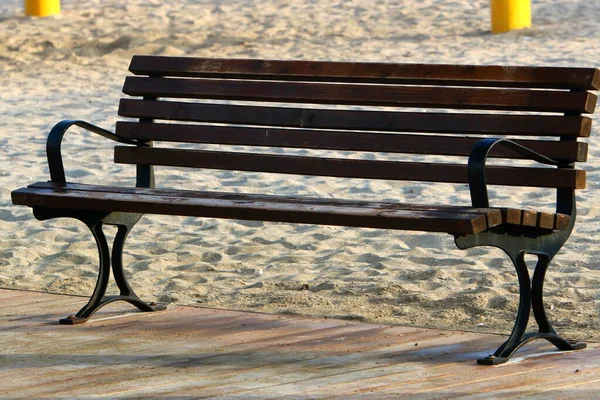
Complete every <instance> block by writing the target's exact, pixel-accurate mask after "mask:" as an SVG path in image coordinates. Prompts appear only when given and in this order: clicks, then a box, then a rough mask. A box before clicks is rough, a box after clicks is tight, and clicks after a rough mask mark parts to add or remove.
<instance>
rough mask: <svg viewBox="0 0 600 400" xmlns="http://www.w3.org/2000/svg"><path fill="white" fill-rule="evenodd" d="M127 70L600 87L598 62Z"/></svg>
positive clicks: (199, 62)
mask: <svg viewBox="0 0 600 400" xmlns="http://www.w3.org/2000/svg"><path fill="white" fill-rule="evenodd" d="M129 70H130V71H131V72H133V73H134V74H137V75H150V76H188V77H209V78H230V79H275V80H291V81H294V80H311V81H320V80H324V81H330V82H336V81H337V82H364V83H382V82H385V83H396V84H398V83H409V84H418V85H419V84H423V85H449V86H501V87H527V88H531V87H539V88H549V89H574V90H594V89H596V90H597V89H600V70H598V69H597V68H565V67H524V66H498V65H448V64H446V65H444V64H438V65H431V64H392V63H374V62H371V63H355V62H330V61H286V60H257V59H254V60H253V59H245V60H243V59H226V58H220V59H219V58H189V57H160V56H145V55H137V56H134V57H133V58H132V60H131V64H130V66H129Z"/></svg>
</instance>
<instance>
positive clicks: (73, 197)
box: [12, 188, 500, 234]
mask: <svg viewBox="0 0 600 400" xmlns="http://www.w3.org/2000/svg"><path fill="white" fill-rule="evenodd" d="M12 199H13V202H14V203H15V204H20V205H29V206H32V207H48V208H68V209H81V210H97V211H121V212H136V213H148V214H164V215H185V216H196V217H211V218H229V219H241V220H259V221H273V222H293V223H307V224H319V225H339V226H354V227H368V228H382V229H402V230H418V231H429V232H448V233H454V234H468V233H479V232H482V231H484V230H486V229H487V218H486V215H485V214H486V213H485V212H481V213H480V214H479V215H477V214H476V213H474V212H472V211H470V212H449V211H447V210H446V209H443V208H442V209H440V210H435V209H434V208H433V207H432V208H430V209H429V210H418V209H402V208H400V207H399V206H398V205H395V204H388V205H387V206H386V207H377V208H371V207H349V206H339V205H327V204H309V205H307V204H302V203H300V202H297V203H287V202H274V201H254V200H249V199H244V198H242V199H235V200H232V199H222V198H213V197H189V196H186V197H183V196H160V195H155V194H154V195H153V194H147V195H143V196H141V195H139V194H130V193H115V192H99V191H96V192H92V191H77V190H64V189H45V188H23V189H19V190H16V191H14V192H12ZM497 213H500V211H499V210H497Z"/></svg>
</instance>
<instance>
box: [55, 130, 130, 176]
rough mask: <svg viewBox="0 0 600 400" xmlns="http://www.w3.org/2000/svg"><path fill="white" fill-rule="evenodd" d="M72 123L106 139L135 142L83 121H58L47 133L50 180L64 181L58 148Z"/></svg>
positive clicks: (127, 142)
mask: <svg viewBox="0 0 600 400" xmlns="http://www.w3.org/2000/svg"><path fill="white" fill-rule="evenodd" d="M73 125H76V126H79V127H80V128H83V129H85V130H88V131H90V132H93V133H96V134H98V135H100V136H102V137H105V138H107V139H111V140H114V141H115V142H119V143H125V144H137V142H136V141H135V140H131V139H127V138H124V137H121V136H118V135H116V134H114V133H112V132H110V131H107V130H106V129H102V128H100V127H97V126H95V125H92V124H90V123H88V122H85V121H79V120H64V121H60V122H59V123H58V124H56V125H54V127H53V128H52V129H51V130H50V133H49V134H48V139H47V141H46V155H47V157H48V168H49V170H50V179H51V180H52V182H56V183H65V182H66V179H65V169H64V165H63V162H62V154H61V151H60V148H61V144H62V139H63V136H64V135H65V133H66V132H67V130H68V129H69V128H70V127H71V126H73Z"/></svg>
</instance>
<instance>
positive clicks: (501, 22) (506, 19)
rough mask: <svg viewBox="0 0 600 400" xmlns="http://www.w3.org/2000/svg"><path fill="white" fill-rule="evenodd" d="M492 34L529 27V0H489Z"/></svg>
mask: <svg viewBox="0 0 600 400" xmlns="http://www.w3.org/2000/svg"><path fill="white" fill-rule="evenodd" d="M491 8H492V33H503V32H508V31H512V30H514V29H522V28H530V27H531V0H491Z"/></svg>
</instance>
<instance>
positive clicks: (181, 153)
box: [12, 56, 600, 364]
mask: <svg viewBox="0 0 600 400" xmlns="http://www.w3.org/2000/svg"><path fill="white" fill-rule="evenodd" d="M130 71H131V72H132V73H133V74H134V75H136V76H129V77H127V78H126V80H125V85H124V89H123V92H124V93H125V94H127V95H129V96H133V98H131V97H127V98H124V99H122V100H121V102H120V106H119V115H120V116H122V117H126V118H129V119H128V120H125V121H119V122H118V123H117V125H116V133H112V132H109V131H106V130H104V129H101V128H98V127H95V126H93V125H91V124H88V123H86V122H82V121H62V122H60V123H59V124H58V125H56V126H55V127H54V128H53V129H52V130H51V132H50V134H49V137H48V142H47V154H48V161H49V169H50V177H51V181H49V182H40V183H35V184H33V185H30V186H28V187H27V188H22V189H19V190H16V191H14V192H13V193H12V199H13V202H14V204H19V205H26V206H29V207H33V212H34V214H35V216H36V218H38V219H39V220H46V219H49V218H56V217H72V218H77V219H79V220H81V221H82V222H84V223H85V224H86V225H87V226H88V227H89V228H90V230H91V231H92V233H93V235H94V237H95V240H96V241H97V244H98V249H99V254H100V268H99V278H98V283H97V285H96V288H95V290H94V292H93V294H92V296H91V299H90V301H89V303H88V304H87V305H86V306H85V307H83V308H82V309H81V310H80V311H79V313H78V314H77V315H76V316H71V317H69V318H66V319H64V320H61V322H63V323H68V324H74V323H81V322H85V321H86V320H87V319H88V318H89V317H90V316H91V315H92V314H93V313H94V312H95V311H97V310H98V309H99V308H100V307H102V306H104V305H105V304H108V303H110V302H113V301H116V300H125V301H128V302H130V303H132V304H134V305H135V306H137V307H138V308H139V309H141V310H143V311H153V310H157V309H163V308H164V306H162V305H159V304H154V303H150V304H148V303H146V302H144V301H142V300H140V299H139V298H138V297H137V296H136V295H135V293H134V292H133V290H132V289H131V288H130V286H129V284H128V283H127V280H126V279H125V276H124V273H123V265H122V259H121V256H122V250H123V246H124V242H125V238H126V236H127V234H128V233H129V231H130V230H131V228H132V227H133V226H134V225H135V223H136V222H137V221H138V220H139V219H140V217H141V216H142V214H166V215H183V216H197V217H213V218H232V219H242V220H261V221H276V222H292V223H308V224H324V225H341V226H352V227H370V228H385V229H401V230H416V231H426V232H442V233H449V234H451V235H453V236H454V237H455V242H456V245H457V246H458V247H459V248H461V249H466V248H470V247H474V246H495V247H498V248H500V249H502V250H504V251H505V252H506V253H507V254H508V256H509V258H510V259H511V260H512V262H513V263H514V266H515V268H516V270H517V276H518V280H519V284H520V305H519V309H518V315H517V317H516V322H515V325H514V329H513V331H512V334H511V335H510V337H509V339H508V340H507V341H506V342H505V343H504V344H503V345H502V346H501V347H500V348H499V349H498V350H497V351H496V352H495V354H494V355H493V356H489V357H487V358H484V359H481V360H479V362H480V363H483V364H499V363H502V362H505V361H507V359H508V358H509V357H510V356H511V355H512V354H513V353H514V352H515V351H516V350H517V349H518V348H519V347H520V346H522V345H523V344H524V343H526V342H528V341H530V340H532V339H536V338H544V339H547V340H549V341H550V342H552V343H553V344H555V345H556V346H557V347H558V348H559V349H562V350H574V349H580V348H583V347H585V344H583V343H578V342H574V341H569V340H566V339H563V338H561V337H560V336H558V335H557V334H556V332H555V331H554V329H553V328H552V326H551V325H550V322H549V321H548V318H547V316H546V313H545V311H544V305H543V298H542V287H543V281H544V274H545V272H546V269H547V268H548V265H549V264H550V261H551V260H552V258H553V257H554V256H555V254H556V253H557V252H558V251H559V249H560V248H561V247H562V245H563V244H564V243H565V241H566V240H567V238H568V237H569V235H570V233H571V231H572V229H573V225H574V223H575V196H574V193H575V189H582V188H584V187H585V172H584V171H583V170H580V169H576V168H575V166H574V164H575V162H584V161H586V154H587V148H588V147H587V144H586V143H585V142H580V141H578V139H579V138H580V137H587V136H589V135H590V131H591V119H590V118H588V117H585V116H582V114H585V113H593V112H594V107H595V104H596V95H594V94H592V93H589V92H588V90H597V89H598V88H599V87H600V72H599V70H597V69H592V68H551V67H499V66H460V65H417V64H385V63H338V62H308V61H261V60H231V59H199V58H179V57H153V56H135V57H134V58H133V60H132V62H131V65H130ZM182 99H185V100H182ZM131 119H133V120H131ZM73 125H77V126H80V127H82V128H84V129H87V130H89V131H92V132H95V133H97V134H99V135H101V136H104V137H106V138H109V139H112V140H115V141H116V142H119V143H122V144H123V145H118V146H116V147H115V152H114V158H115V162H117V163H124V164H132V165H136V168H137V170H136V174H137V175H136V180H137V184H136V187H117V186H94V185H84V184H78V183H69V182H66V180H65V173H64V168H63V163H62V156H61V141H62V138H63V135H64V133H65V132H66V131H67V129H68V128H69V127H71V126H73ZM153 142H162V144H161V146H160V147H155V146H154V144H153ZM173 143H175V144H177V143H186V148H181V147H179V148H174V147H177V145H173ZM198 143H201V144H217V145H221V146H220V147H219V148H218V149H217V150H206V149H204V150H198V149H195V150H194V149H190V145H189V144H198ZM227 146H248V148H251V149H254V150H248V151H245V152H240V151H227ZM252 146H256V147H252ZM265 147H267V148H280V149H319V150H329V151H337V152H338V153H336V156H335V157H331V156H330V157H323V156H300V155H297V154H295V155H294V154H292V155H290V154H289V151H297V150H287V151H288V154H272V153H271V154H269V153H267V152H265V150H264V148H265ZM230 150H231V148H230ZM235 150H239V149H235ZM347 152H363V153H364V152H366V153H387V154H386V155H387V156H389V155H392V157H391V158H392V159H391V160H390V159H388V160H375V159H357V157H348V156H347V154H348V153H347ZM363 153H360V154H363ZM413 155H438V156H448V157H447V160H446V161H445V162H443V163H440V162H420V161H418V160H417V158H416V156H413ZM488 157H494V158H497V159H499V161H500V163H502V159H504V164H500V165H498V162H495V163H494V165H490V166H486V160H487V158H488ZM388 158H389V157H388ZM518 160H534V161H536V162H534V163H531V162H528V163H524V162H521V161H518ZM532 164H533V165H532ZM155 166H177V167H190V168H200V169H206V170H212V169H220V170H235V171H258V172H269V173H283V174H299V175H314V176H327V177H342V178H364V179H386V180H399V181H423V182H446V183H453V184H463V185H464V184H468V185H469V188H470V194H471V204H448V205H433V204H407V203H402V202H400V201H401V200H402V199H399V201H398V202H376V201H357V200H343V199H331V198H307V197H293V196H292V197H290V196H286V197H283V196H272V195H261V194H243V193H220V192H206V191H195V190H175V189H159V188H155V182H154V171H153V168H154V167H155ZM206 173H210V172H208V171H207V172H206ZM487 184H491V185H508V186H518V187H535V188H550V189H552V190H556V193H557V200H556V210H555V212H552V211H554V210H546V211H545V212H543V211H541V210H525V209H516V208H507V207H504V208H503V207H502V204H499V202H494V204H493V206H494V207H490V205H489V201H488V194H487ZM519 190H523V189H519ZM440 200H443V199H440ZM106 224H110V225H116V226H117V227H118V231H117V235H116V237H115V241H114V244H113V250H112V253H110V251H109V245H108V243H107V240H106V238H105V236H104V233H103V231H102V227H103V225H106ZM525 254H533V255H536V256H537V266H536V268H535V272H534V274H533V277H532V278H530V274H529V272H528V270H527V266H526V264H525V261H524V257H525ZM111 269H112V271H113V274H114V278H115V280H116V283H117V284H118V287H119V289H120V294H119V295H116V296H108V295H106V287H107V284H108V282H109V275H110V270H111ZM531 311H533V315H534V317H535V320H536V322H537V324H538V326H539V331H538V332H532V333H526V327H527V323H528V320H529V316H530V312H531Z"/></svg>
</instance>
